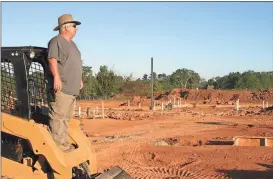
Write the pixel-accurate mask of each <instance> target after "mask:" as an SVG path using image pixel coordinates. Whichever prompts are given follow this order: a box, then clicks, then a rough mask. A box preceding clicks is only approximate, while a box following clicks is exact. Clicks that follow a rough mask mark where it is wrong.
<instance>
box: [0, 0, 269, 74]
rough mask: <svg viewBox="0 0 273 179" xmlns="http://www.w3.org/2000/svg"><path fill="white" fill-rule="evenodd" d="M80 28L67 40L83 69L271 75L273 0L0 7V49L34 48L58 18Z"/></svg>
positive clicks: (51, 33)
mask: <svg viewBox="0 0 273 179" xmlns="http://www.w3.org/2000/svg"><path fill="white" fill-rule="evenodd" d="M67 13H69V14H72V15H73V17H74V19H75V20H78V21H80V22H81V23H82V24H81V25H80V26H78V32H77V35H76V37H75V39H74V41H75V43H76V44H77V46H78V48H79V50H80V51H81V54H82V59H83V61H84V65H86V66H92V67H93V69H94V71H95V73H96V72H98V70H99V67H100V66H101V65H107V66H108V68H109V69H112V70H114V71H115V72H117V73H118V74H119V75H122V76H129V75H130V74H132V75H133V77H134V78H142V76H143V75H144V74H145V73H146V74H150V72H151V58H153V61H154V72H156V73H157V74H159V73H165V74H167V75H170V74H171V73H173V72H174V71H175V70H177V69H179V68H187V69H191V70H194V71H195V72H197V73H199V75H200V76H201V77H202V78H205V79H209V78H212V77H216V76H224V75H228V74H229V73H230V72H241V73H242V72H244V71H248V70H254V71H273V2H2V46H28V45H31V46H41V47H47V43H48V41H49V40H50V39H51V38H52V37H54V36H55V35H57V33H58V32H56V31H53V29H54V28H55V26H57V23H58V17H59V16H60V15H62V14H67Z"/></svg>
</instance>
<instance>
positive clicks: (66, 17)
mask: <svg viewBox="0 0 273 179" xmlns="http://www.w3.org/2000/svg"><path fill="white" fill-rule="evenodd" d="M67 23H75V24H76V25H80V24H81V22H79V21H75V20H74V18H73V16H72V15H71V14H63V15H61V16H60V17H59V18H58V26H57V27H55V28H54V29H53V30H54V31H57V30H59V28H60V27H61V26H62V25H64V24H67Z"/></svg>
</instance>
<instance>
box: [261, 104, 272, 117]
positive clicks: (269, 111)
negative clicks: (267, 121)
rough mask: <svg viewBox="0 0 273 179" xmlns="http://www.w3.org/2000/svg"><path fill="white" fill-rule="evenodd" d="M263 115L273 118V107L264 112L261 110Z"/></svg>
mask: <svg viewBox="0 0 273 179" xmlns="http://www.w3.org/2000/svg"><path fill="white" fill-rule="evenodd" d="M261 114H263V115H269V116H273V106H271V107H268V108H266V109H264V110H261Z"/></svg>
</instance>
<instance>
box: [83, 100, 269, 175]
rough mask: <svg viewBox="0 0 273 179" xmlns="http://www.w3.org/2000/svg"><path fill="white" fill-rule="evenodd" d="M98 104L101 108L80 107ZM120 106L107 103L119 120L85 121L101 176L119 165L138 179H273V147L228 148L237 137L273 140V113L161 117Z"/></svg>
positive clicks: (219, 110)
mask: <svg viewBox="0 0 273 179" xmlns="http://www.w3.org/2000/svg"><path fill="white" fill-rule="evenodd" d="M95 103H96V104H100V102H98V101H79V102H78V105H80V106H82V107H83V108H85V107H86V106H94V104H95ZM120 104H121V101H113V100H112V101H104V105H105V106H106V107H107V108H112V109H108V110H106V112H105V113H106V116H108V115H109V116H111V115H110V114H113V113H115V115H118V116H119V119H117V118H116V119H113V118H106V119H94V120H92V119H83V120H82V121H83V123H84V131H85V133H87V134H88V136H89V138H90V141H91V142H92V145H93V147H94V151H95V153H96V154H97V158H98V167H99V169H100V171H101V172H102V171H103V170H105V169H107V168H110V167H112V166H115V165H118V166H120V167H121V168H123V169H124V170H125V171H126V172H128V173H129V174H130V175H131V176H132V177H133V178H138V179H140V178H142V179H148V178H152V179H157V178H158V179H167V178H169V179H171V178H172V179H174V178H175V179H176V178H202V179H203V178H204V179H205V178H208V179H213V178H236V179H237V178H238V179H239V178H240V179H241V178H246V179H252V178H253V179H264V178H273V148H272V147H265V146H251V147H250V146H247V147H246V146H233V145H231V144H230V141H231V140H232V138H233V137H234V136H267V137H272V136H273V116H272V113H266V114H264V115H263V113H261V112H257V111H260V106H258V107H245V108H243V107H242V109H241V111H240V112H239V113H238V114H237V113H235V112H234V106H233V105H222V106H221V105H219V106H217V105H216V106H212V105H209V104H206V105H198V106H197V107H196V108H193V107H192V106H190V105H189V106H187V107H183V108H179V109H173V111H172V112H166V113H164V114H163V115H160V112H151V111H148V110H143V111H137V110H130V109H128V107H120V106H119V105H120ZM242 106H244V105H243V104H242ZM245 106H248V104H245ZM118 108H119V109H118ZM131 108H133V107H131ZM144 108H145V107H144ZM146 108H148V107H146ZM146 108H145V109H146ZM252 111H256V112H252ZM123 115H126V116H127V117H122V116H123ZM128 115H131V116H130V117H128ZM145 115H146V117H145ZM210 144H211V145H210Z"/></svg>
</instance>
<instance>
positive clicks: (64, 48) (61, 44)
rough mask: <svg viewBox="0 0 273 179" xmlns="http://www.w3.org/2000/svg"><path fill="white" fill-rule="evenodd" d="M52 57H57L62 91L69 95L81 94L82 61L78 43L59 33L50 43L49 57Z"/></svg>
mask: <svg viewBox="0 0 273 179" xmlns="http://www.w3.org/2000/svg"><path fill="white" fill-rule="evenodd" d="M50 58H55V59H56V60H57V62H58V70H59V73H60V76H61V81H62V92H64V93H66V94H69V95H75V96H76V95H79V93H80V82H81V79H82V61H81V53H80V51H79V49H78V47H77V45H76V44H75V43H74V42H73V41H72V40H71V41H68V40H66V39H65V38H64V37H63V36H62V35H60V34H59V35H57V36H55V37H53V38H52V39H51V40H50V41H49V43H48V59H50Z"/></svg>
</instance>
